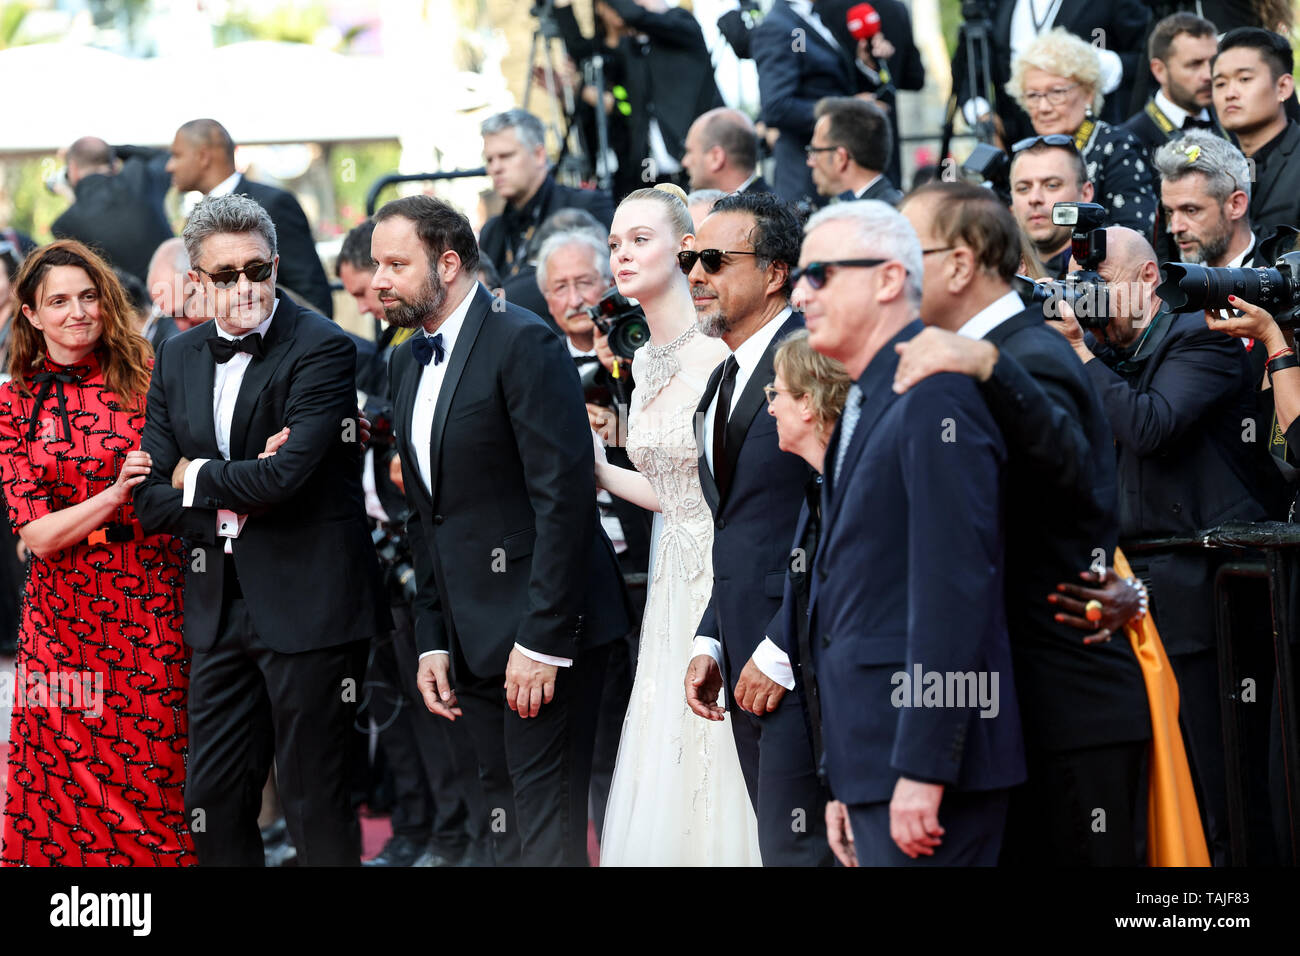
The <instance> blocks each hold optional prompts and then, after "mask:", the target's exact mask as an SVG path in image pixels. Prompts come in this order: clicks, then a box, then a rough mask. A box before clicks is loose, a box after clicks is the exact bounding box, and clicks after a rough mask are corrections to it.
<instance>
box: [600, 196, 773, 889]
mask: <svg viewBox="0 0 1300 956" xmlns="http://www.w3.org/2000/svg"><path fill="white" fill-rule="evenodd" d="M685 198H686V197H685V195H684V194H683V193H682V192H681V190H679V189H676V187H663V186H661V187H658V188H656V189H640V190H637V191H636V192H633V193H631V194H630V195H629V196H628V197H627V198H626V199H624V200H623V202H622V203H621V204H620V205H619V207H618V211H617V213H616V214H615V216H614V224H613V227H612V228H611V229H610V237H609V247H610V268H611V270H612V271H613V273H614V281H615V283H616V284H617V285H618V289H619V291H620V292H621V293H622V294H623V295H625V296H628V297H630V298H634V299H637V300H638V301H639V302H640V303H641V305H642V307H643V308H644V309H645V313H646V319H647V322H648V324H649V326H650V344H648V345H646V346H643V347H642V348H641V349H640V350H639V351H638V352H637V353H636V356H635V357H634V358H633V360H632V378H633V380H634V381H635V382H636V389H635V391H634V392H633V393H632V407H631V411H630V415H629V424H628V436H627V452H628V457H630V458H631V460H632V463H633V464H634V465H636V468H637V470H636V471H630V470H628V469H624V468H618V467H616V466H613V465H610V464H609V463H608V462H607V461H606V460H605V454H604V447H603V444H602V443H601V441H600V439H599V438H597V439H596V481H597V483H598V484H599V485H600V486H601V487H603V488H605V489H606V490H608V491H609V492H610V493H611V494H615V495H618V496H619V497H620V498H625V499H627V500H628V501H630V502H632V503H634V504H637V505H640V506H641V507H643V508H648V509H650V510H652V511H657V512H660V513H661V514H662V527H661V530H660V533H659V537H658V544H657V546H656V550H655V554H654V560H653V561H652V563H651V568H652V570H651V578H650V585H649V592H648V595H647V598H646V605H645V616H644V618H643V623H642V627H641V647H640V652H639V654H638V657H637V668H636V679H635V681H634V683H633V685H632V696H631V699H630V701H629V703H628V709H627V716H626V718H625V719H624V721H623V734H622V737H621V739H620V741H619V747H618V761H617V763H616V764H615V767H614V779H613V782H612V783H611V785H610V791H609V803H608V806H607V809H606V811H605V831H604V835H603V837H602V839H601V851H600V855H601V865H602V866H659V865H662V866H760V865H761V860H760V858H759V853H758V824H757V822H756V820H755V817H754V811H753V808H752V807H751V806H750V802H749V792H748V791H747V790H746V788H745V778H744V776H743V775H742V774H741V770H740V760H739V758H738V757H737V756H736V745H735V741H734V740H733V738H732V735H731V726H730V717H728V718H727V720H725V721H721V722H714V721H708V720H700V719H699V718H698V717H696V716H695V715H694V714H693V713H691V711H690V709H689V708H688V707H687V705H686V696H685V693H684V691H683V689H682V674H683V673H684V671H685V668H686V666H687V664H689V663H690V659H691V645H692V642H693V640H694V637H695V628H696V625H698V624H699V622H700V617H701V615H702V614H703V612H704V608H705V606H706V605H707V604H708V603H709V594H710V591H711V589H712V586H713V567H712V547H713V517H712V515H711V514H710V512H709V506H708V504H707V503H706V502H705V500H704V496H703V494H702V493H701V491H700V481H699V475H698V472H697V460H698V456H699V452H698V450H697V447H696V443H695V408H696V406H697V405H698V404H699V401H700V396H701V394H702V393H703V392H704V388H705V385H706V384H707V382H708V378H709V373H710V372H712V371H713V369H714V368H716V367H717V365H718V364H719V363H721V362H722V361H723V360H724V359H725V358H726V357H727V354H728V352H727V348H726V346H725V345H723V344H722V342H721V341H719V340H717V339H712V338H708V337H706V336H704V335H701V334H700V333H699V332H698V331H697V330H696V327H695V309H694V306H693V305H692V304H691V297H690V290H689V285H688V283H687V281H686V277H685V276H684V275H683V274H682V273H681V270H680V269H679V268H678V265H677V253H678V252H679V251H680V250H682V249H683V248H686V244H687V242H688V241H689V235H690V232H691V229H692V227H691V218H690V214H689V213H688V212H687V209H686V203H685Z"/></svg>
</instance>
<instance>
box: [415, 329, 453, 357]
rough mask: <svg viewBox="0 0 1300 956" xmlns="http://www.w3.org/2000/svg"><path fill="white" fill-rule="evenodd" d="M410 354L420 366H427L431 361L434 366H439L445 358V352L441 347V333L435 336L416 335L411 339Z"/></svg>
mask: <svg viewBox="0 0 1300 956" xmlns="http://www.w3.org/2000/svg"><path fill="white" fill-rule="evenodd" d="M411 354H412V355H414V356H415V360H416V361H417V362H419V363H420V364H421V365H428V364H429V359H433V364H434V365H441V364H442V360H443V359H445V358H446V357H447V350H446V349H445V348H443V345H442V333H441V332H439V333H438V334H437V335H417V336H415V337H414V338H412V339H411Z"/></svg>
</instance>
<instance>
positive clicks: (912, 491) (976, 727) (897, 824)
mask: <svg viewBox="0 0 1300 956" xmlns="http://www.w3.org/2000/svg"><path fill="white" fill-rule="evenodd" d="M799 262H800V268H799V271H798V274H797V278H798V283H797V285H796V287H795V292H796V297H797V301H799V302H800V304H801V305H802V306H803V308H804V316H805V321H806V323H807V326H808V332H809V344H811V345H812V347H813V348H814V349H816V350H817V351H819V352H821V353H822V354H824V355H827V356H829V357H831V358H834V359H837V360H839V361H840V362H842V363H843V364H844V367H845V369H846V370H847V371H848V373H849V375H850V376H851V377H852V378H853V379H854V386H853V387H852V388H851V389H850V390H849V396H848V399H847V401H846V403H845V407H844V413H843V416H842V417H841V419H840V422H839V425H838V426H837V427H836V430H835V434H834V435H833V436H832V437H831V442H830V445H829V446H828V448H827V449H826V461H827V468H826V472H825V492H824V494H825V502H824V505H823V511H822V522H823V527H822V537H821V544H820V548H819V550H818V553H817V555H816V558H815V563H814V567H813V580H812V587H811V593H810V596H809V607H808V613H809V628H810V630H809V634H810V637H811V642H810V643H811V645H812V647H811V651H812V654H813V662H814V666H815V668H816V671H817V674H818V677H819V684H820V694H821V704H822V730H823V740H824V744H825V764H826V771H827V775H828V778H829V783H830V788H831V793H832V795H833V797H834V801H833V802H832V803H830V804H829V805H828V806H827V812H826V822H827V831H828V838H829V840H830V843H831V847H832V849H833V850H834V851H835V853H836V856H838V857H839V858H840V860H841V861H842V862H844V863H846V864H847V865H853V864H855V863H861V864H865V865H874V866H909V865H913V866H914V865H947V866H954V865H992V864H994V863H996V862H997V858H998V852H999V850H1000V848H1001V844H1002V832H1003V827H1004V824H1005V821H1006V813H1007V804H1008V792H1009V789H1010V788H1011V787H1014V786H1015V785H1017V784H1019V783H1020V782H1021V781H1023V780H1024V779H1025V757H1024V745H1023V743H1022V740H1021V730H1020V716H1019V709H1018V707H1017V702H1016V691H1015V685H1014V682H1013V680H1012V668H1011V648H1010V641H1009V639H1008V636H1007V620H1006V613H1005V610H1004V607H1003V512H1002V491H1003V489H1002V471H1003V466H1004V463H1005V460H1006V446H1005V444H1004V442H1003V439H1002V435H1001V433H1000V432H999V430H998V427H997V425H996V424H995V423H994V421H993V418H992V416H991V415H990V414H989V411H988V408H987V407H986V406H985V403H984V400H983V398H982V397H981V396H980V393H979V390H978V389H977V387H976V386H975V384H974V383H973V382H972V381H971V380H970V379H968V378H966V377H965V376H957V375H952V374H943V375H934V376H931V377H930V378H927V379H925V380H924V381H922V382H920V383H919V384H918V385H916V386H914V387H913V388H912V389H910V390H909V391H908V392H907V393H906V394H904V395H901V396H900V395H897V394H895V392H894V391H893V388H892V385H893V380H894V371H895V369H896V367H897V365H898V354H897V352H896V350H895V349H896V346H898V345H899V344H901V343H903V342H906V341H908V340H910V339H911V338H913V337H914V336H916V335H917V333H918V332H920V331H921V328H922V324H921V321H920V320H919V319H917V318H916V313H917V309H918V308H919V307H920V304H921V276H922V265H921V263H922V250H921V246H920V243H919V242H918V240H917V237H916V233H915V231H913V229H912V227H911V225H910V224H909V223H908V222H907V220H906V219H904V218H903V217H902V216H901V215H899V214H898V213H897V212H895V211H894V210H893V209H891V208H889V207H888V206H887V205H885V204H884V203H879V202H871V201H867V202H847V203H837V204H836V205H834V206H831V207H830V208H828V209H824V210H822V211H821V212H819V213H817V214H816V215H815V216H814V217H813V218H812V219H811V220H810V221H809V223H808V228H807V230H806V232H805V237H804V244H803V250H802V252H801V254H800V257H799Z"/></svg>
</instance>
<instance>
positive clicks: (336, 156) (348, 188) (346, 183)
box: [318, 143, 402, 236]
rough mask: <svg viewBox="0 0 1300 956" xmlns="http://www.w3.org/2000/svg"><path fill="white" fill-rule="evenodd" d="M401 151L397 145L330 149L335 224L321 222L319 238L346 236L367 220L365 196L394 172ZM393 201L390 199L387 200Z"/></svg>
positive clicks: (354, 145)
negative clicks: (374, 183)
mask: <svg viewBox="0 0 1300 956" xmlns="http://www.w3.org/2000/svg"><path fill="white" fill-rule="evenodd" d="M401 156H402V149H401V147H400V146H399V145H398V144H397V143H338V144H336V145H334V146H332V147H331V148H330V178H331V180H332V182H333V183H334V202H335V208H336V209H337V210H338V214H337V217H336V218H337V221H336V222H333V223H327V222H322V223H321V224H320V226H319V228H318V232H319V234H320V235H321V236H328V235H339V234H342V233H345V232H347V231H348V230H349V229H351V228H352V227H353V226H355V225H356V224H357V223H359V222H360V221H361V220H362V219H364V218H365V217H366V193H367V192H368V191H369V190H370V185H371V183H373V182H374V181H375V180H376V179H378V178H379V177H380V176H383V175H384V174H386V173H395V172H397V163H398V161H399V160H400V159H401ZM388 198H389V199H392V198H393V197H392V196H389V197H388Z"/></svg>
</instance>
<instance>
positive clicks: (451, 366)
mask: <svg viewBox="0 0 1300 956" xmlns="http://www.w3.org/2000/svg"><path fill="white" fill-rule="evenodd" d="M472 294H473V296H474V301H473V302H471V303H470V307H469V312H468V313H467V314H466V316H465V324H464V325H462V326H461V328H460V332H458V333H457V334H456V344H455V346H453V348H452V350H451V356H450V357H449V358H448V359H447V371H446V372H445V373H444V375H443V378H442V385H441V386H440V387H439V389H438V404H437V405H436V406H434V409H433V428H432V429H431V430H430V433H429V484H430V486H431V489H430V490H431V495H432V498H433V500H435V501H436V500H437V498H438V460H439V458H440V457H441V455H442V432H443V429H444V428H445V427H446V425H447V410H448V409H449V408H450V407H451V402H452V399H453V398H454V397H455V395H456V386H458V385H459V384H460V376H461V373H462V372H464V371H465V363H466V362H468V361H469V353H470V352H471V351H472V350H473V348H474V341H475V339H477V338H478V334H479V332H480V330H482V328H483V321H484V320H485V319H486V318H487V315H488V312H489V311H490V310H491V307H492V294H491V293H490V292H488V291H487V289H485V288H484V287H483V285H482V283H479V284H478V285H477V286H476V287H475V289H474V292H473V293H472ZM417 378H418V376H417ZM412 440H413V441H414V440H418V436H412Z"/></svg>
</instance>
